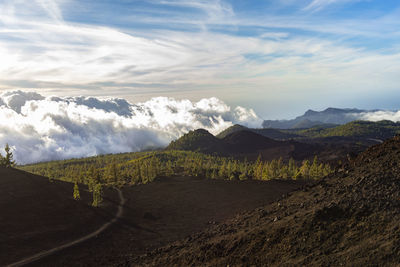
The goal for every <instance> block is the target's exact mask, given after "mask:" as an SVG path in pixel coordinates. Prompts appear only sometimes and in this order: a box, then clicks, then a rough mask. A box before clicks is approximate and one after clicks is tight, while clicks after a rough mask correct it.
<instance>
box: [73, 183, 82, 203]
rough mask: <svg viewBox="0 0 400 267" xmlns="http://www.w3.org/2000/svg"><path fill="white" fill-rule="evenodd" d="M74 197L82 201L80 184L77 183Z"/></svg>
mask: <svg viewBox="0 0 400 267" xmlns="http://www.w3.org/2000/svg"><path fill="white" fill-rule="evenodd" d="M73 196H74V199H75V200H80V199H81V195H80V193H79V187H78V183H75V185H74V194H73Z"/></svg>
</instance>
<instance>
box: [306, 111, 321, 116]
mask: <svg viewBox="0 0 400 267" xmlns="http://www.w3.org/2000/svg"><path fill="white" fill-rule="evenodd" d="M316 113H318V111H315V110H312V109H309V110H307V111H306V113H304V115H303V116H310V115H315V114H316Z"/></svg>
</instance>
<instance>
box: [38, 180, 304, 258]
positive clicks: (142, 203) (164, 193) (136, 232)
mask: <svg viewBox="0 0 400 267" xmlns="http://www.w3.org/2000/svg"><path fill="white" fill-rule="evenodd" d="M301 185H304V183H301V182H293V181H285V182H281V181H269V182H260V181H243V182H240V181H222V180H200V179H194V178H190V177H175V178H162V179H160V180H159V181H157V182H154V183H151V184H147V185H139V186H133V187H127V188H124V189H123V193H124V196H125V198H126V199H127V202H126V204H125V211H124V218H123V220H121V221H120V222H119V223H117V224H115V225H114V226H112V227H111V228H110V229H109V230H108V231H106V232H104V233H103V234H101V235H100V236H99V237H98V238H96V239H92V240H89V241H87V242H85V243H84V244H81V245H79V246H76V247H73V248H70V249H67V250H64V251H63V252H60V253H58V254H56V255H54V256H51V257H49V258H46V259H43V260H42V261H40V262H37V263H36V264H35V265H34V266H71V263H73V266H112V265H116V264H126V261H127V260H128V259H130V258H132V257H135V256H138V255H141V254H143V253H146V252H148V251H151V250H153V249H156V248H159V247H161V246H165V245H167V244H169V243H171V242H175V241H177V240H180V239H182V238H185V237H187V236H189V235H191V234H194V233H196V232H199V231H201V230H203V229H205V228H207V227H210V226H211V225H215V224H216V223H218V222H221V221H224V220H226V219H229V218H232V217H234V215H235V214H237V213H240V212H244V211H245V210H249V209H254V208H256V207H259V206H263V205H266V204H268V203H271V202H272V201H274V200H276V199H277V198H279V197H281V195H282V194H284V193H287V192H289V191H292V190H294V189H296V188H298V187H299V186H301Z"/></svg>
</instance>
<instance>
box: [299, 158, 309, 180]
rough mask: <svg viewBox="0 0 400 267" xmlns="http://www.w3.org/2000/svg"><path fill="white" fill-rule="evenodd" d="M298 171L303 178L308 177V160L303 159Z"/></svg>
mask: <svg viewBox="0 0 400 267" xmlns="http://www.w3.org/2000/svg"><path fill="white" fill-rule="evenodd" d="M300 173H301V176H302V177H303V178H304V179H308V178H310V161H309V160H305V161H303V165H301V167H300Z"/></svg>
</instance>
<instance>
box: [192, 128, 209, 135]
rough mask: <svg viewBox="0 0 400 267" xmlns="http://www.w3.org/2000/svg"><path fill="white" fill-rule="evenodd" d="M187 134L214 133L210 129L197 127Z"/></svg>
mask: <svg viewBox="0 0 400 267" xmlns="http://www.w3.org/2000/svg"><path fill="white" fill-rule="evenodd" d="M187 134H189V135H190V134H194V135H212V134H211V133H210V132H209V131H207V130H206V129H196V130H193V131H190V132H188V133H187Z"/></svg>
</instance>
